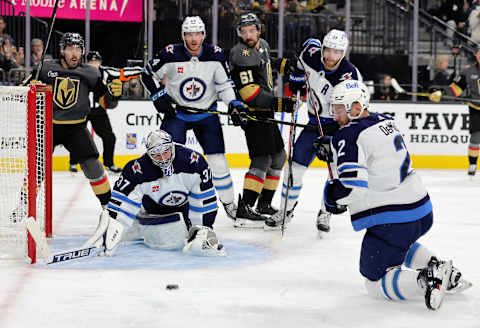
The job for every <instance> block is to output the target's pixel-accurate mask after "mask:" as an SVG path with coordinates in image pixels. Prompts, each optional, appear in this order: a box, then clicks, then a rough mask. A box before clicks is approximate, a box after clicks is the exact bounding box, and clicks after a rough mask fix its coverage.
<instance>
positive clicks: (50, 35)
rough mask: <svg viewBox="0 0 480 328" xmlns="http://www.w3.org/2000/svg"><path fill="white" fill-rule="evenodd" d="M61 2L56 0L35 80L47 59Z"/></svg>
mask: <svg viewBox="0 0 480 328" xmlns="http://www.w3.org/2000/svg"><path fill="white" fill-rule="evenodd" d="M59 2H60V0H55V5H54V6H53V13H52V18H51V23H50V30H49V31H48V38H47V43H46V44H45V47H44V48H43V52H42V57H41V58H40V63H39V64H38V68H37V73H36V74H35V80H37V81H38V77H39V76H40V72H41V71H42V67H43V62H44V60H45V54H46V53H47V49H48V46H49V45H50V38H51V37H52V32H53V25H54V24H55V19H56V18H57V8H58V3H59Z"/></svg>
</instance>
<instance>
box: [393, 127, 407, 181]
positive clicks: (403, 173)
mask: <svg viewBox="0 0 480 328" xmlns="http://www.w3.org/2000/svg"><path fill="white" fill-rule="evenodd" d="M393 145H394V146H395V150H396V151H397V152H398V151H402V150H404V149H405V151H406V153H407V154H406V155H405V159H404V160H403V162H402V166H401V167H400V182H402V181H403V180H405V178H406V177H407V175H408V170H409V168H410V154H409V153H408V151H407V146H405V141H403V138H402V136H401V135H399V134H397V135H396V136H395V139H393Z"/></svg>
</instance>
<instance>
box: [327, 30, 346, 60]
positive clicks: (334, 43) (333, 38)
mask: <svg viewBox="0 0 480 328" xmlns="http://www.w3.org/2000/svg"><path fill="white" fill-rule="evenodd" d="M324 48H331V49H336V50H341V51H342V57H341V58H340V59H339V60H338V62H340V61H341V60H342V59H343V57H345V55H346V53H347V48H348V36H347V33H345V32H344V31H340V30H331V31H329V32H328V33H327V34H326V35H325V37H324V38H323V42H322V63H323V49H324ZM323 64H325V63H323Z"/></svg>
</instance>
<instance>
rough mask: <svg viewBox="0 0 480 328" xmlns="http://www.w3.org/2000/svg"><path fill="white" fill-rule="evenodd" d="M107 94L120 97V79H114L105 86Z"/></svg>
mask: <svg viewBox="0 0 480 328" xmlns="http://www.w3.org/2000/svg"><path fill="white" fill-rule="evenodd" d="M107 87H108V92H110V94H111V95H112V96H114V97H120V96H121V95H122V81H120V79H114V80H112V82H110V83H108V84H107Z"/></svg>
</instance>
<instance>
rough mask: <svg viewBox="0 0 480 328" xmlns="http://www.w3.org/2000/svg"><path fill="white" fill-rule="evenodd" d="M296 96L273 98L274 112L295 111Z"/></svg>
mask: <svg viewBox="0 0 480 328" xmlns="http://www.w3.org/2000/svg"><path fill="white" fill-rule="evenodd" d="M296 100H297V99H296V98H295V97H292V98H279V97H278V98H273V102H272V107H271V108H272V110H273V111H274V112H285V113H293V112H294V111H295V102H296Z"/></svg>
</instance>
